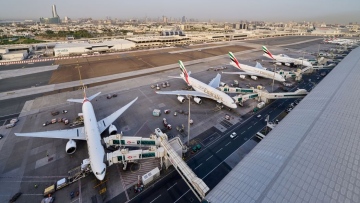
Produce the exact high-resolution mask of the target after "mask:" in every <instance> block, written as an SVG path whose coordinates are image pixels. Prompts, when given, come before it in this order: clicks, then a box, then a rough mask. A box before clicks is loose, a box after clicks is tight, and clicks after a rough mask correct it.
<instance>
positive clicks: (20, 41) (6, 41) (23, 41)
mask: <svg viewBox="0 0 360 203" xmlns="http://www.w3.org/2000/svg"><path fill="white" fill-rule="evenodd" d="M41 42H44V41H40V40H36V39H28V38H18V39H17V40H12V41H9V39H0V45H7V44H34V43H41Z"/></svg>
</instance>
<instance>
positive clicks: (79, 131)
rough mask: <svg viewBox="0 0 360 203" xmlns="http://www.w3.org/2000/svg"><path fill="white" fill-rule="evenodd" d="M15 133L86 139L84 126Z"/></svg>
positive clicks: (19, 134)
mask: <svg viewBox="0 0 360 203" xmlns="http://www.w3.org/2000/svg"><path fill="white" fill-rule="evenodd" d="M15 135H16V136H22V137H44V138H59V139H72V140H85V139H86V137H85V129H84V127H80V128H73V129H66V130H53V131H44V132H33V133H15Z"/></svg>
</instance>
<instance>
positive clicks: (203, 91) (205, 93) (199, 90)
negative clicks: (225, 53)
mask: <svg viewBox="0 0 360 203" xmlns="http://www.w3.org/2000/svg"><path fill="white" fill-rule="evenodd" d="M179 65H180V70H181V72H182V73H181V74H180V77H173V78H181V79H183V80H184V81H185V82H186V83H187V84H188V85H189V86H191V87H192V88H194V90H195V91H185V90H177V91H159V92H156V93H157V94H171V95H178V97H177V99H178V100H179V101H180V102H181V103H183V102H185V97H184V96H188V95H189V96H194V101H195V102H196V103H197V104H201V103H202V101H201V99H200V98H199V97H205V98H209V99H212V100H215V101H217V102H218V103H221V104H224V105H225V106H227V107H230V108H232V109H235V108H237V106H236V103H235V101H234V100H233V99H232V98H231V97H230V96H229V95H227V94H225V93H224V92H222V91H220V90H218V89H216V88H218V87H219V84H220V78H221V75H220V74H217V75H216V77H215V78H214V79H212V80H211V81H210V83H209V84H208V85H207V84H205V83H203V82H200V81H199V80H196V79H195V78H192V77H190V74H191V72H190V71H189V72H187V70H186V69H185V66H184V64H183V62H182V61H179Z"/></svg>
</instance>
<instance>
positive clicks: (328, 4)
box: [0, 0, 360, 23]
mask: <svg viewBox="0 0 360 203" xmlns="http://www.w3.org/2000/svg"><path fill="white" fill-rule="evenodd" d="M53 4H55V5H56V7H57V14H58V15H59V17H60V18H61V19H64V17H65V16H67V17H69V18H72V19H77V18H93V19H105V18H106V17H111V18H112V19H115V18H118V19H129V18H132V19H144V18H145V17H148V18H152V19H154V18H158V17H159V18H162V16H167V17H171V18H176V19H181V18H182V17H183V16H186V18H195V19H199V20H201V21H208V20H210V19H212V20H214V21H229V22H234V21H239V20H249V21H282V22H288V21H318V22H326V23H349V22H359V23H360V1H358V0H342V1H338V0H317V1H313V0H302V1H288V0H276V1H268V0H257V1H244V0H240V1H235V2H223V1H215V0H207V1H205V0H197V1H190V0H183V1H179V2H176V3H175V2H173V1H164V0H152V1H144V0H138V1H127V2H126V3H124V2H122V1H118V0H106V1H91V0H76V1H69V0H52V1H43V0H33V1H30V2H29V1H25V0H14V1H5V2H2V6H1V7H0V20H6V19H13V20H20V19H33V20H39V18H40V17H51V16H52V5H53Z"/></svg>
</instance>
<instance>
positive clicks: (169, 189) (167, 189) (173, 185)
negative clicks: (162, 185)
mask: <svg viewBox="0 0 360 203" xmlns="http://www.w3.org/2000/svg"><path fill="white" fill-rule="evenodd" d="M176 184H177V182H175V184H174V185H172V186H170V187H169V188H168V189H167V191H169V190H170V189H171V188H172V187H174V186H175V185H176Z"/></svg>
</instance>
